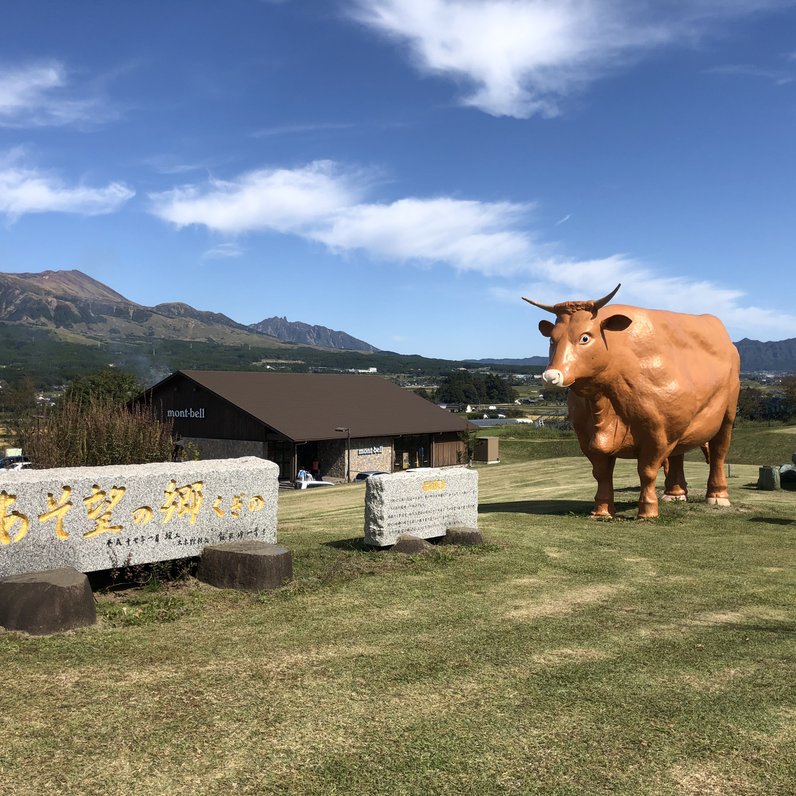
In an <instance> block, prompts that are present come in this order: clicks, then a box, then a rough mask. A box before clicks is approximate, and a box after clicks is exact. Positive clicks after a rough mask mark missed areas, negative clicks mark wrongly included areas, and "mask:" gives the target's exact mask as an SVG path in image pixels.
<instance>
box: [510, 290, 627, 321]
mask: <svg viewBox="0 0 796 796" xmlns="http://www.w3.org/2000/svg"><path fill="white" fill-rule="evenodd" d="M617 289H618V288H617ZM614 292H616V291H614ZM522 300H523V301H527V302H528V303H529V304H533V306H534V307H539V309H540V310H546V311H547V312H552V313H553V315H558V312H557V311H556V308H555V307H553V306H551V305H550V304H540V303H539V302H538V301H533V300H531V299H529V298H525V296H523V297H522Z"/></svg>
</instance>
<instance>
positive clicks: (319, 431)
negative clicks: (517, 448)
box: [153, 370, 468, 441]
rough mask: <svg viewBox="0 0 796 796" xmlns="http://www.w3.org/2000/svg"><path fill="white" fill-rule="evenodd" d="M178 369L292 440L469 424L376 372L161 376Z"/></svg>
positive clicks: (460, 427)
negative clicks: (348, 429) (340, 429)
mask: <svg viewBox="0 0 796 796" xmlns="http://www.w3.org/2000/svg"><path fill="white" fill-rule="evenodd" d="M179 373H182V374H184V375H185V376H187V377H188V378H189V379H191V380H192V381H195V382H196V383H197V384H199V385H201V386H202V387H204V388H205V389H207V390H210V391H211V392H213V393H215V394H216V395H218V396H220V397H221V398H224V399H225V400H227V401H229V402H230V403H231V404H234V405H235V406H237V407H239V408H240V409H242V410H243V411H245V412H247V413H248V414H250V415H251V416H252V417H254V418H256V419H257V420H259V421H261V422H262V423H264V424H265V425H267V426H270V427H271V428H272V429H274V430H275V431H278V432H279V433H281V434H284V435H285V436H286V437H288V438H289V439H292V440H294V441H300V440H322V439H335V438H341V437H342V438H344V437H345V436H346V434H345V432H340V431H335V428H336V427H348V428H350V429H351V436H352V437H355V438H360V437H389V436H397V435H400V434H430V433H434V432H446V431H447V432H449V431H455V432H460V431H466V430H467V429H468V423H467V421H466V420H464V419H462V418H460V417H455V416H454V415H452V414H451V413H450V412H446V411H445V410H444V409H440V408H439V407H437V406H436V405H434V404H433V403H431V402H430V401H427V400H426V399H425V398H421V397H420V396H419V395H415V394H414V393H413V392H411V391H409V390H404V389H402V388H401V387H398V386H397V385H395V384H393V383H392V382H389V381H387V380H386V379H384V378H382V377H381V376H369V375H367V376H366V375H358V374H350V375H349V374H338V373H333V374H326V373H323V374H321V373H257V372H246V371H214V370H181V371H177V373H175V374H172V376H170V377H169V378H168V379H166V380H165V381H170V380H171V379H172V378H174V377H175V376H177V375H178V374H179ZM163 383H164V382H161V384H163ZM158 386H159V385H156V387H154V388H153V389H156V388H157V387H158Z"/></svg>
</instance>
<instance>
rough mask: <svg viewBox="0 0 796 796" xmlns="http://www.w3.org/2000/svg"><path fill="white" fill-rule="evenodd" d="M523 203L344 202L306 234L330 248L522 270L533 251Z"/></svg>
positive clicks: (479, 267)
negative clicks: (524, 227)
mask: <svg viewBox="0 0 796 796" xmlns="http://www.w3.org/2000/svg"><path fill="white" fill-rule="evenodd" d="M527 209H528V208H527V207H526V206H523V205H517V204H512V203H508V202H496V203H485V202H476V201H464V200H459V199H450V198H437V199H416V198H409V199H400V200H398V201H396V202H392V203H391V204H361V205H357V206H355V207H349V208H343V209H342V210H341V211H340V212H339V213H338V214H336V215H335V216H334V217H333V218H331V219H329V222H330V223H328V224H327V225H323V226H318V227H316V228H315V229H312V230H310V231H309V232H308V236H309V237H312V238H313V239H315V240H318V241H320V242H322V243H325V244H326V245H327V246H329V247H330V248H332V249H334V250H348V249H362V250H365V251H367V252H369V253H370V254H371V255H373V256H376V257H380V258H384V259H388V260H398V261H407V260H409V261H411V260H415V261H426V262H443V263H449V264H451V265H454V266H455V267H456V268H459V269H461V270H468V271H469V270H475V271H482V272H484V273H501V274H505V273H510V272H514V271H517V270H521V269H522V267H523V265H524V263H526V262H527V260H528V259H529V257H530V255H531V251H532V249H533V247H532V244H531V240H530V238H529V236H528V235H527V234H526V233H524V232H522V230H521V227H520V225H521V221H522V218H523V216H524V215H526V214H527Z"/></svg>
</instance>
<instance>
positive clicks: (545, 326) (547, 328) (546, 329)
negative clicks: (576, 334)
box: [539, 321, 553, 337]
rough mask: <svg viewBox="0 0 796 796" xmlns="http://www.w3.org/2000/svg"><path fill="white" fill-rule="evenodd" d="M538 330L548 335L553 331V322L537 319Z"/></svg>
mask: <svg viewBox="0 0 796 796" xmlns="http://www.w3.org/2000/svg"><path fill="white" fill-rule="evenodd" d="M539 331H540V332H541V333H542V334H543V335H544V336H545V337H550V335H551V334H552V333H553V324H552V323H550V321H539Z"/></svg>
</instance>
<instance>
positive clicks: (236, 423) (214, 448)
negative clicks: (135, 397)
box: [142, 370, 469, 480]
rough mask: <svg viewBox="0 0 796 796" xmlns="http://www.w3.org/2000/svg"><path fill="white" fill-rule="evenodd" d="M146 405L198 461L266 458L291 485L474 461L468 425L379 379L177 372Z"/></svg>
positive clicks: (157, 387)
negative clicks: (309, 476)
mask: <svg viewBox="0 0 796 796" xmlns="http://www.w3.org/2000/svg"><path fill="white" fill-rule="evenodd" d="M142 398H143V399H145V400H146V401H148V402H150V401H151V403H152V405H153V406H154V407H155V409H156V411H157V412H158V414H161V415H162V417H163V418H164V419H171V420H173V422H174V431H175V433H176V434H178V435H179V436H180V437H181V443H182V444H183V446H185V448H186V449H189V450H190V449H191V448H193V449H195V450H198V452H199V457H200V458H202V459H220V458H227V457H235V456H261V457H263V458H265V459H270V460H271V461H273V462H276V463H277V464H278V465H279V471H280V478H282V479H285V480H288V479H289V480H292V479H293V478H295V477H296V474H297V472H298V471H299V470H300V469H305V470H307V471H310V472H313V475H314V476H315V477H316V478H328V479H339V480H344V479H345V478H346V477H347V476H349V475H350V477H351V478H355V477H356V475H357V473H360V472H367V471H371V470H377V471H382V472H392V471H393V470H401V469H405V468H407V467H444V466H448V465H455V464H466V463H467V448H466V445H465V442H464V439H463V432H466V431H468V430H469V424H468V423H467V421H466V420H464V419H462V418H461V417H456V416H455V415H452V414H450V413H449V412H446V411H444V410H442V409H439V408H438V407H437V406H435V405H434V404H432V403H431V402H429V401H427V400H425V399H424V398H420V397H419V396H417V395H415V394H414V393H413V392H410V391H408V390H404V389H402V388H401V387H398V386H396V385H395V384H393V383H392V382H389V381H387V380H386V379H384V378H382V377H380V376H370V375H348V374H318V373H257V372H245V371H212V370H179V371H177V372H176V373H172V375H171V376H169V377H167V378H166V379H164V380H163V381H161V382H159V383H158V384H156V385H155V386H154V387H151V388H150V389H149V390H147V391H146V392H145V393H144V395H143V396H142ZM349 445H350V459H349V457H348V452H349Z"/></svg>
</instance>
